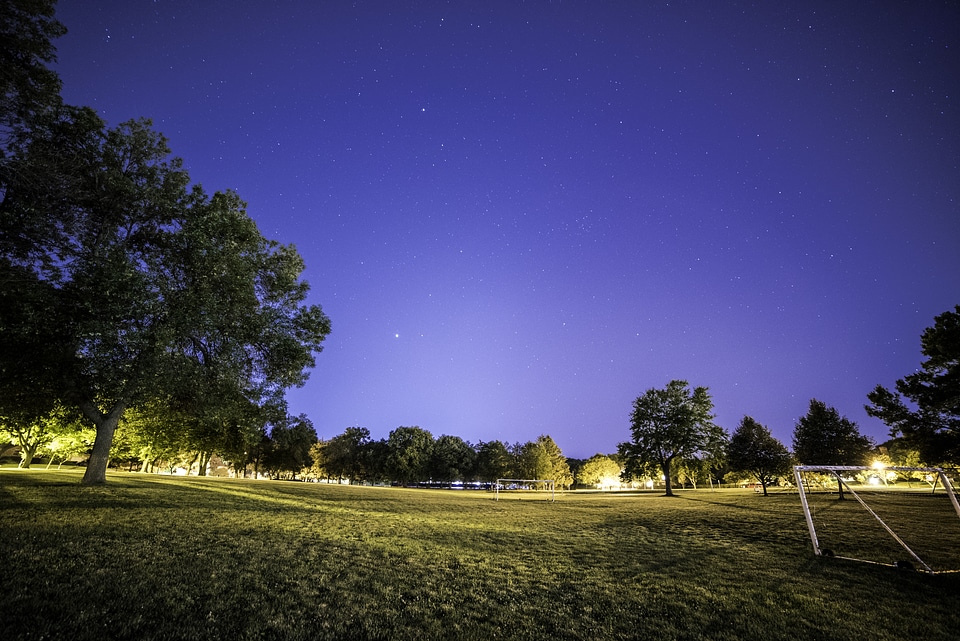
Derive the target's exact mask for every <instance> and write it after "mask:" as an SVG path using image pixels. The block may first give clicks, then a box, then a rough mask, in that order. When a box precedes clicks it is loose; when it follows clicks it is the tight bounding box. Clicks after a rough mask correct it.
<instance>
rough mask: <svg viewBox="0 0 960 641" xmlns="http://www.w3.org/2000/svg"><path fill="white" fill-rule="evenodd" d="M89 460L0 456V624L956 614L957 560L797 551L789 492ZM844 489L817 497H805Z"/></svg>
mask: <svg viewBox="0 0 960 641" xmlns="http://www.w3.org/2000/svg"><path fill="white" fill-rule="evenodd" d="M108 479H109V483H108V485H107V486H105V487H102V488H84V487H81V486H80V485H79V484H78V482H79V474H78V473H76V472H66V471H61V472H54V471H39V470H38V471H12V470H3V471H0V576H2V581H0V608H2V610H0V613H2V615H0V639H4V640H13V639H126V638H137V639H212V638H220V639H231V640H234V641H239V640H245V639H338V640H344V639H391V640H402V639H537V640H541V639H588V640H591V641H596V640H599V639H678V640H679V639H685V640H686V639H718V640H719V639H731V640H733V639H738V640H740V639H758V640H759V639H763V640H765V641H776V640H778V639H784V640H786V639H791V640H795V639H804V640H815V639H824V640H826V639H829V640H831V641H843V640H846V639H850V640H853V639H856V640H858V641H863V640H865V639H870V640H872V641H873V640H885V639H890V640H894V639H895V640H896V641H903V640H904V639H924V640H925V641H932V640H938V639H956V638H957V633H958V631H960V574H938V575H928V574H925V573H920V572H907V571H898V570H894V569H892V568H889V567H884V566H879V565H871V564H863V563H853V562H849V561H844V560H842V559H836V558H834V559H827V558H822V557H816V556H814V554H813V552H812V546H811V544H810V539H809V535H808V532H807V528H806V524H805V521H804V518H803V514H802V511H801V509H800V502H799V498H798V496H797V495H796V494H795V493H784V494H775V495H772V496H769V497H762V496H759V495H756V494H754V493H753V492H750V491H742V490H720V491H710V490H700V491H695V492H683V493H681V495H680V496H679V497H676V498H666V497H663V496H660V495H657V494H643V495H605V494H591V493H567V494H563V495H561V496H559V497H558V500H557V501H556V502H555V503H549V502H546V501H543V500H542V495H537V496H533V495H526V496H524V497H523V500H518V498H519V496H521V495H508V496H506V497H505V498H503V499H502V500H500V501H498V502H495V501H493V500H492V496H491V495H490V494H486V493H482V492H463V491H429V490H405V489H393V488H363V487H347V486H336V485H323V484H307V483H284V482H256V481H248V480H223V479H201V478H170V477H158V476H145V475H138V474H113V475H111V476H109V477H108ZM834 500H835V497H834ZM928 503H929V506H930V507H929V508H928V509H930V510H939V512H938V513H937V514H938V515H942V516H937V518H936V519H934V520H933V521H932V523H934V524H935V528H936V529H937V532H936V535H937V537H938V538H940V539H941V540H942V541H943V542H944V543H943V545H944V548H945V549H948V550H952V551H953V552H952V553H953V554H955V553H956V551H957V550H958V549H960V519H957V517H956V515H955V514H954V513H953V511H952V508H951V507H950V505H949V503H948V501H947V500H946V499H945V498H942V499H938V500H934V499H928ZM846 507H847V506H846V505H844V506H843V508H833V507H831V504H826V503H825V504H824V505H823V506H819V507H818V508H817V510H818V513H819V516H818V518H819V517H823V518H824V519H825V520H829V515H830V514H831V513H833V512H836V511H837V510H838V509H846ZM951 515H953V516H952V519H951V518H950V517H951ZM902 556H903V555H900V557H898V558H902ZM891 560H892V559H891ZM942 560H943V562H945V563H950V562H954V561H956V559H955V558H951V557H950V553H948V554H947V555H946V558H945V559H942ZM953 569H960V566H958V567H956V568H953Z"/></svg>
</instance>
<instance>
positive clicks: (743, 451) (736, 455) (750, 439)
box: [727, 416, 793, 496]
mask: <svg viewBox="0 0 960 641" xmlns="http://www.w3.org/2000/svg"><path fill="white" fill-rule="evenodd" d="M792 463H793V457H792V456H791V455H790V452H789V451H788V450H787V448H786V447H785V446H784V445H783V443H781V442H780V441H778V440H777V439H776V438H774V436H773V434H771V433H770V430H769V429H767V428H766V427H765V426H763V425H761V424H760V423H758V422H757V421H755V420H754V419H753V418H752V417H750V416H744V417H743V419H741V421H740V425H738V426H737V429H736V430H734V432H733V434H732V435H731V436H730V443H729V444H728V446H727V464H728V466H729V468H730V469H731V470H733V471H735V472H746V473H748V474H750V475H751V476H752V477H753V478H755V479H757V481H758V482H759V483H760V486H761V487H762V488H763V495H764V496H767V487H768V486H769V485H771V484H772V483H775V482H776V481H777V479H778V478H780V477H782V476H784V475H787V474H789V473H790V467H791V465H792Z"/></svg>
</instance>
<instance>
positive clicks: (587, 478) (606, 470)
mask: <svg viewBox="0 0 960 641" xmlns="http://www.w3.org/2000/svg"><path fill="white" fill-rule="evenodd" d="M619 480H620V464H619V463H617V462H616V461H614V460H613V459H612V458H610V457H609V456H607V455H606V454H594V455H593V456H591V457H590V458H588V459H587V460H586V461H585V462H584V463H583V466H581V467H580V469H579V470H578V471H577V482H578V483H580V484H581V485H595V486H597V487H601V488H602V487H604V486H606V485H611V484H613V483H614V482H618V481H619Z"/></svg>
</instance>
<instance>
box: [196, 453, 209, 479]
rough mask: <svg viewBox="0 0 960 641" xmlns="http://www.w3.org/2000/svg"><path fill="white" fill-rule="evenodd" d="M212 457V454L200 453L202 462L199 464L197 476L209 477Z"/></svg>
mask: <svg viewBox="0 0 960 641" xmlns="http://www.w3.org/2000/svg"><path fill="white" fill-rule="evenodd" d="M211 455H212V452H200V454H199V458H200V462H199V463H197V476H206V475H207V463H209V462H210V456H211Z"/></svg>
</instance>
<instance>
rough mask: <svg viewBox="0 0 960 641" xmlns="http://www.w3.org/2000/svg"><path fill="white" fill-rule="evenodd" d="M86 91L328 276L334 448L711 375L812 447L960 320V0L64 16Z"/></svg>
mask: <svg viewBox="0 0 960 641" xmlns="http://www.w3.org/2000/svg"><path fill="white" fill-rule="evenodd" d="M57 15H58V18H59V19H60V20H61V21H62V22H63V23H64V24H65V25H66V27H67V28H68V29H69V33H68V34H67V35H66V36H64V37H63V38H61V39H59V40H58V41H57V42H56V44H57V48H58V52H59V63H58V65H57V67H56V68H57V70H58V71H59V73H60V74H61V77H62V80H63V83H64V88H63V95H64V97H65V99H66V100H67V101H68V102H70V103H72V104H79V105H89V106H91V107H93V108H95V109H96V110H97V111H98V112H99V113H100V114H101V115H102V116H103V117H104V118H105V119H106V120H107V122H108V123H109V124H110V125H116V124H119V123H120V122H122V121H124V120H127V119H130V118H137V117H148V118H151V119H153V121H154V125H155V127H156V128H157V129H158V130H159V131H161V132H163V133H164V134H165V135H166V136H167V137H168V138H169V140H170V146H171V148H172V150H173V153H174V155H176V156H180V157H182V158H183V159H184V162H185V166H186V168H187V169H188V170H189V172H190V175H191V178H192V179H193V180H194V181H195V182H199V183H201V184H202V185H203V186H204V188H205V189H206V190H207V191H208V192H213V191H216V190H224V189H228V188H229V189H234V190H236V191H237V192H238V193H239V194H240V195H241V197H242V198H243V199H244V200H245V201H246V202H247V203H248V205H249V208H248V211H249V213H250V215H251V216H252V217H253V218H254V219H255V220H256V221H257V224H258V225H259V227H260V229H261V231H262V232H263V233H264V235H266V236H267V237H268V238H272V239H275V240H278V241H280V242H283V243H294V244H295V245H296V247H297V249H298V250H299V251H300V253H301V254H302V256H303V257H304V260H305V261H306V265H307V269H306V273H305V278H306V279H307V280H308V281H309V282H310V284H311V295H310V302H312V303H320V304H321V305H322V306H323V308H324V311H325V312H326V313H327V314H328V315H329V316H330V317H331V319H332V322H333V333H332V334H331V335H330V337H329V338H328V339H327V341H326V344H325V349H324V351H323V352H322V353H321V354H320V355H319V356H318V358H317V367H316V368H315V369H314V370H313V372H312V374H311V377H310V380H309V382H308V383H307V384H306V386H304V387H303V388H301V389H297V390H293V391H291V393H290V394H289V399H290V406H291V407H290V409H291V412H293V413H295V414H298V413H305V414H306V415H307V416H308V417H309V418H310V419H311V420H312V421H313V423H314V426H315V427H316V429H317V432H318V434H319V435H320V436H321V438H330V437H332V436H335V435H336V434H339V433H342V432H343V430H344V429H345V428H347V427H349V426H362V427H366V428H368V429H369V430H370V432H371V435H372V436H373V438H385V437H386V436H387V435H388V433H389V432H390V431H391V430H392V429H394V428H396V427H398V426H401V425H404V426H409V425H418V426H420V427H422V428H424V429H427V430H429V431H431V432H432V433H433V434H434V436H440V435H441V434H452V435H456V436H460V437H462V438H464V439H466V440H468V441H471V442H474V443H476V442H478V441H489V440H493V439H500V440H503V441H505V442H508V443H513V442H516V441H528V440H533V439H535V438H536V437H537V436H538V435H540V434H549V435H550V436H552V437H553V438H554V440H555V441H556V442H557V444H558V445H559V446H560V447H561V449H562V450H563V452H564V454H566V455H567V456H572V457H577V458H586V457H589V456H591V455H592V454H594V453H597V452H603V453H610V452H613V451H615V450H616V447H617V443H619V442H622V441H626V440H629V437H630V432H629V414H630V411H631V404H632V402H633V400H634V399H635V398H636V397H637V396H638V395H640V394H642V393H643V392H644V391H646V390H647V389H650V388H653V387H658V388H659V387H663V386H665V385H666V383H667V382H668V381H670V380H671V379H674V378H681V379H685V380H688V381H689V382H690V384H691V385H692V386H699V385H703V386H707V387H709V388H710V392H711V394H712V396H713V400H714V403H715V407H716V414H717V417H716V421H717V423H719V424H720V425H722V426H723V427H724V428H726V429H727V430H728V431H733V429H734V428H735V427H736V426H737V424H738V422H739V421H740V419H741V418H742V417H743V416H744V415H745V414H746V415H750V416H752V417H753V418H755V419H756V420H757V421H759V422H760V423H762V424H764V425H766V426H767V427H769V428H770V429H771V431H772V432H773V434H774V435H775V436H776V437H777V438H779V439H780V440H781V441H783V442H784V443H785V444H786V445H788V446H789V445H790V441H791V438H792V432H793V428H794V425H795V423H796V420H797V418H799V417H800V416H802V415H803V414H805V413H806V411H807V408H808V405H809V401H810V399H811V398H817V399H819V400H822V401H824V402H825V403H826V404H827V405H830V406H833V407H836V408H837V409H838V410H839V411H840V413H841V414H843V415H845V416H847V417H848V418H850V419H851V420H853V421H855V422H857V423H858V424H859V425H860V428H861V431H862V432H863V433H865V434H867V435H869V436H871V437H873V438H874V439H876V440H878V441H882V440H885V439H886V437H887V428H886V426H884V425H883V424H882V423H880V422H879V421H877V420H876V419H872V418H869V417H867V416H866V413H865V412H864V410H863V405H864V404H865V403H866V402H867V399H866V394H867V393H868V392H869V391H870V390H871V389H873V387H874V386H876V385H877V384H883V385H885V386H888V387H889V386H892V385H893V383H894V381H895V380H896V379H898V378H901V377H902V376H904V375H906V374H908V373H910V372H912V371H914V370H915V369H916V368H917V367H918V366H919V364H920V362H921V358H922V356H921V353H920V334H921V332H922V331H923V329H924V328H925V327H928V326H930V325H932V324H933V317H934V316H935V315H937V314H940V313H942V312H944V311H947V310H949V309H952V308H953V306H954V305H957V304H960V110H958V98H960V5H958V4H957V3H955V2H933V1H929V2H928V1H912V0H911V1H904V2H880V3H865V2H849V3H836V2H826V1H825V2H807V1H803V2H800V1H797V2H757V3H748V2H736V1H731V2H722V3H721V2H706V1H705V2H596V1H591V2H587V1H584V0H564V1H562V2H559V1H554V2H531V1H527V2H522V1H521V0H514V1H512V2H498V1H486V2H466V1H465V2H409V3H408V2H363V1H357V2H339V1H335V2H318V1H295V0H290V1H275V2H265V1H259V2H252V1H251V2H245V1H243V0H229V1H228V0H209V1H204V2H197V1H196V0H153V1H151V0H115V1H108V0H104V1H100V2H96V1H92V0H60V2H59V5H58V12H57Z"/></svg>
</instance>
